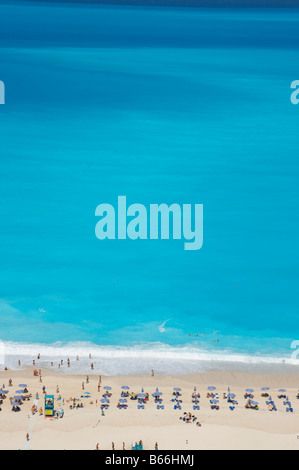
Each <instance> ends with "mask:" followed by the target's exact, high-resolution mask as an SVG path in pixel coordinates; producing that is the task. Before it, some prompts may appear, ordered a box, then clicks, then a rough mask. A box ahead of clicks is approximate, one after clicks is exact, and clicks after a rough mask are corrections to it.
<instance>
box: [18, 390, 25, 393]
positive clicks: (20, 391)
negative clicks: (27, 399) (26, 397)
mask: <svg viewBox="0 0 299 470" xmlns="http://www.w3.org/2000/svg"><path fill="white" fill-rule="evenodd" d="M16 393H24V390H17V391H16Z"/></svg>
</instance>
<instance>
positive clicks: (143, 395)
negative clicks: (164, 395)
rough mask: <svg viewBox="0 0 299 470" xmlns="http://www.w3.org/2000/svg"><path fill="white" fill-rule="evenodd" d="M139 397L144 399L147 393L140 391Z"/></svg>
mask: <svg viewBox="0 0 299 470" xmlns="http://www.w3.org/2000/svg"><path fill="white" fill-rule="evenodd" d="M137 398H140V399H143V398H146V395H145V393H139V395H137Z"/></svg>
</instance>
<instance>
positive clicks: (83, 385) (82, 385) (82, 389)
mask: <svg viewBox="0 0 299 470" xmlns="http://www.w3.org/2000/svg"><path fill="white" fill-rule="evenodd" d="M82 390H84V382H82Z"/></svg>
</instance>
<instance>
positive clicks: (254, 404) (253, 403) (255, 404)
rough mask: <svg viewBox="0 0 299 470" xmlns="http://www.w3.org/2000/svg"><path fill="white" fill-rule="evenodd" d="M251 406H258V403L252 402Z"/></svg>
mask: <svg viewBox="0 0 299 470" xmlns="http://www.w3.org/2000/svg"><path fill="white" fill-rule="evenodd" d="M250 404H251V405H253V406H258V402H257V401H252V402H251V403H250Z"/></svg>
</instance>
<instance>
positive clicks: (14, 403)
mask: <svg viewBox="0 0 299 470" xmlns="http://www.w3.org/2000/svg"><path fill="white" fill-rule="evenodd" d="M11 406H20V403H18V402H17V401H13V402H12V403H11Z"/></svg>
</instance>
